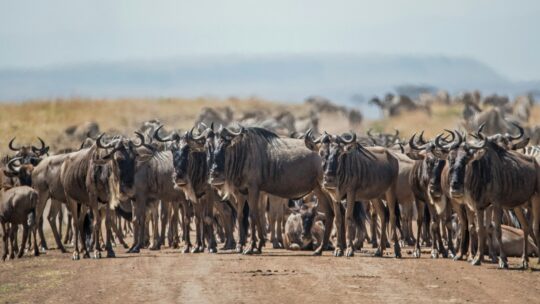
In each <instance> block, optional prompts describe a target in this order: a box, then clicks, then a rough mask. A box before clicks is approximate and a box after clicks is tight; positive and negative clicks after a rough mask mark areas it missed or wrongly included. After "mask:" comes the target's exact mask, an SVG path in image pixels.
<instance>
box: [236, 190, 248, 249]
mask: <svg viewBox="0 0 540 304" xmlns="http://www.w3.org/2000/svg"><path fill="white" fill-rule="evenodd" d="M237 204H238V234H239V239H238V244H236V252H237V253H243V252H244V246H245V245H246V239H247V231H246V228H247V227H246V225H245V221H246V218H245V217H246V216H248V217H249V214H245V212H244V211H245V208H246V200H245V199H244V198H243V197H240V198H239V199H238V202H237ZM248 205H249V204H248ZM248 209H249V206H248Z"/></svg>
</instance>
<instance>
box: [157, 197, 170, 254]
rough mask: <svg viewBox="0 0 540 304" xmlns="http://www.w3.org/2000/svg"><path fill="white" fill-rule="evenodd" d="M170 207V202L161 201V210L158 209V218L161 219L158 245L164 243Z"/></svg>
mask: <svg viewBox="0 0 540 304" xmlns="http://www.w3.org/2000/svg"><path fill="white" fill-rule="evenodd" d="M170 207H171V202H166V201H161V210H160V213H159V215H160V220H161V235H160V238H159V246H164V245H165V231H167V224H169V226H170V225H171V224H170V223H169V219H170V217H169V213H170V212H169V210H170Z"/></svg>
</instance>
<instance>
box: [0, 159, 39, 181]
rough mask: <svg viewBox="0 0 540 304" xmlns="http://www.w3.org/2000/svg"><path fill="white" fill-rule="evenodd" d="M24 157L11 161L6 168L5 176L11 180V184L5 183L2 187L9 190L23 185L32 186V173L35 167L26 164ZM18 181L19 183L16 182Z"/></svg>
mask: <svg viewBox="0 0 540 304" xmlns="http://www.w3.org/2000/svg"><path fill="white" fill-rule="evenodd" d="M22 161H23V158H22V157H14V158H12V159H11V160H9V161H8V162H7V164H6V167H5V168H4V172H3V173H4V176H5V177H7V178H9V179H10V181H9V183H8V182H7V181H3V185H2V187H4V188H9V187H10V186H11V187H14V186H18V185H23V186H32V171H33V170H34V166H33V165H32V164H29V163H27V164H24V163H23V162H22ZM15 179H18V182H17V181H16V180H15Z"/></svg>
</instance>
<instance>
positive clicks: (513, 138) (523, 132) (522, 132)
mask: <svg viewBox="0 0 540 304" xmlns="http://www.w3.org/2000/svg"><path fill="white" fill-rule="evenodd" d="M512 124H513V125H514V126H515V127H516V128H518V130H519V134H518V135H517V136H512V135H510V134H508V135H506V137H507V138H508V139H510V140H518V139H520V138H522V137H523V135H524V134H525V130H523V128H522V127H521V126H520V125H518V124H517V123H514V122H513V123H512Z"/></svg>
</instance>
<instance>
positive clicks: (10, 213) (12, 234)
mask: <svg viewBox="0 0 540 304" xmlns="http://www.w3.org/2000/svg"><path fill="white" fill-rule="evenodd" d="M37 201H38V194H37V192H36V191H35V190H34V189H32V188H30V187H28V186H19V187H14V188H11V189H8V190H4V189H1V190H0V224H1V225H2V233H3V243H4V244H3V245H4V252H3V254H2V260H5V259H6V257H7V256H8V248H9V246H8V240H9V243H10V245H11V251H10V258H11V259H13V258H14V257H15V251H16V250H18V257H19V258H20V257H22V255H23V254H24V248H25V246H26V241H27V238H28V233H30V234H31V235H33V240H34V255H36V256H37V255H39V251H38V245H37V240H36V231H35V229H32V228H33V227H34V225H35V223H36V218H35V208H36V205H37ZM18 225H22V226H23V237H22V242H21V246H20V248H18V249H17V248H14V247H15V238H16V234H17V230H18V229H17V228H18Z"/></svg>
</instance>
